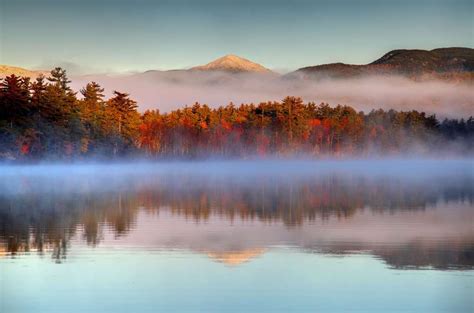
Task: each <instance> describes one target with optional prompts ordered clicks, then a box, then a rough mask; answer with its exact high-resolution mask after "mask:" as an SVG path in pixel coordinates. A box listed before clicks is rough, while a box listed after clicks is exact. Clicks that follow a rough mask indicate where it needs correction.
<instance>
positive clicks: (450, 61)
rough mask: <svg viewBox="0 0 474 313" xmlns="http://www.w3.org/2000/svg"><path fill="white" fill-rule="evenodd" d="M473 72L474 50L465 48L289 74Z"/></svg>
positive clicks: (403, 53) (402, 52) (407, 52)
mask: <svg viewBox="0 0 474 313" xmlns="http://www.w3.org/2000/svg"><path fill="white" fill-rule="evenodd" d="M463 72H474V49H471V48H462V47H450V48H437V49H433V50H421V49H397V50H392V51H389V52H387V53H385V54H384V55H383V56H382V57H380V58H378V59H376V60H375V61H373V62H371V63H368V64H360V65H359V64H347V63H341V62H338V63H329V64H321V65H315V66H307V67H302V68H299V69H297V70H296V71H293V72H290V73H288V74H286V75H285V76H286V77H295V76H299V77H300V78H324V77H326V78H350V77H357V76H363V75H393V74H395V75H402V76H419V75H423V74H445V73H463Z"/></svg>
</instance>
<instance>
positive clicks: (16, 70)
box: [0, 64, 49, 78]
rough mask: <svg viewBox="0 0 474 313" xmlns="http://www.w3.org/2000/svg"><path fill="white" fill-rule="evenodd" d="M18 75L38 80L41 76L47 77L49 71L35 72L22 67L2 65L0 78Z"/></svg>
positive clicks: (0, 65) (0, 66)
mask: <svg viewBox="0 0 474 313" xmlns="http://www.w3.org/2000/svg"><path fill="white" fill-rule="evenodd" d="M12 74H14V75H16V76H22V77H24V76H26V77H30V78H36V77H38V76H39V75H41V74H42V75H44V76H47V75H48V74H49V72H48V71H35V70H28V69H25V68H22V67H18V66H11V65H3V64H0V78H2V77H6V76H10V75H12Z"/></svg>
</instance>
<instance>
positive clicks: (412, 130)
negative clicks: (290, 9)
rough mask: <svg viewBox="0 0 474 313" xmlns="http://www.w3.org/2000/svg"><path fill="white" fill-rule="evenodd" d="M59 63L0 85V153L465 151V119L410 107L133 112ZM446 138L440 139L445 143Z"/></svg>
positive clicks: (56, 156)
mask: <svg viewBox="0 0 474 313" xmlns="http://www.w3.org/2000/svg"><path fill="white" fill-rule="evenodd" d="M69 83H70V81H69V79H68V77H67V75H66V72H65V71H64V70H63V69H61V68H56V69H54V70H53V71H51V73H50V75H49V76H48V77H47V78H45V77H44V76H39V77H37V78H36V79H35V80H30V78H27V77H18V76H15V75H10V76H8V77H6V78H5V79H3V80H2V81H1V85H0V86H1V88H0V143H1V145H0V159H1V160H25V161H27V160H43V159H48V160H68V159H88V158H97V157H99V158H122V157H132V156H133V157H148V158H202V157H218V158H235V157H237V158H247V157H256V156H259V157H265V156H269V157H290V156H304V157H328V156H337V157H348V156H356V157H364V156H371V155H402V154H405V153H416V154H431V155H432V154H433V153H435V155H436V156H437V155H440V153H441V154H447V153H462V154H466V153H472V152H473V144H472V143H473V141H474V119H473V118H472V117H466V119H459V120H458V119H449V120H448V119H444V120H442V121H440V120H438V119H437V118H436V116H433V115H427V114H425V113H423V112H418V111H403V112H402V111H395V110H389V111H384V110H373V111H371V112H367V113H364V112H357V111H356V110H354V109H353V108H352V107H349V106H343V105H337V106H333V107H331V106H329V105H328V104H326V103H321V104H316V103H312V102H309V103H304V102H303V101H302V99H301V98H298V97H286V98H285V99H283V100H282V101H275V102H262V103H258V104H253V103H251V104H241V105H234V104H232V103H230V104H227V105H225V106H220V107H217V108H211V107H209V106H207V105H205V104H199V103H196V104H194V105H192V106H187V107H184V108H181V109H178V110H174V111H171V112H166V113H163V112H160V111H159V110H152V111H146V112H144V113H139V112H138V111H137V108H138V106H137V103H136V102H135V101H134V100H132V99H130V97H129V95H128V94H126V93H123V92H119V91H114V93H113V97H111V98H109V99H105V97H104V89H103V88H101V87H100V86H99V85H98V84H97V83H95V82H91V83H89V84H87V86H85V87H84V88H83V89H81V90H80V92H79V93H78V94H77V93H75V92H74V91H73V90H72V89H71V88H70V86H69ZM448 147H449V148H448Z"/></svg>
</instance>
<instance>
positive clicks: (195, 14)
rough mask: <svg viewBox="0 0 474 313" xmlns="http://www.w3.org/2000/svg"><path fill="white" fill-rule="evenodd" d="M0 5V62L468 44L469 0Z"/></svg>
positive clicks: (104, 64) (372, 51) (340, 56)
mask: <svg viewBox="0 0 474 313" xmlns="http://www.w3.org/2000/svg"><path fill="white" fill-rule="evenodd" d="M0 5H1V10H0V16H1V19H0V41H1V42H2V43H3V44H2V46H1V47H0V64H9V65H15V66H20V67H25V68H37V69H48V68H51V67H53V66H62V67H64V68H67V69H68V70H69V71H70V72H71V73H74V74H85V73H103V72H115V73H116V72H119V73H120V72H130V71H138V72H142V71H146V70H150V69H160V70H171V69H182V68H189V67H192V66H195V65H199V64H205V63H207V62H210V61H211V60H214V59H216V58H218V57H221V56H223V55H226V54H236V55H239V56H242V57H245V58H247V59H250V60H252V61H254V62H257V63H259V64H262V65H264V66H265V67H268V68H270V69H272V70H276V71H278V72H282V71H289V70H292V69H297V68H300V67H304V66H310V65H317V64H324V63H333V62H345V63H351V64H366V63H369V62H371V61H373V60H375V59H377V58H378V57H380V56H382V55H383V54H384V53H386V52H388V51H390V50H393V49H427V50H430V49H434V48H440V47H472V46H473V41H472V38H473V30H472V29H473V27H472V26H473V24H472V10H473V3H472V2H471V1H468V0H467V1H465V0H436V1H424V0H417V1H409V2H408V1H396V2H386V1H382V2H379V1H372V0H363V1H344V0H340V1H322V0H320V1H303V0H299V1H296V0H295V1H271V2H270V1H265V0H263V1H246V0H240V1H214V0H207V1H200V2H199V3H197V2H193V1H172V2H171V1H145V0H143V1H139V2H138V3H135V2H127V1H114V2H112V1H75V0H69V1H56V0H47V1H41V2H40V1H31V0H19V1H2V2H1V4H0ZM407 5H410V8H411V9H410V10H406V7H407ZM400 19H403V22H402V23H400ZM336 26H337V27H336ZM242 43H245V44H242ZM348 46H350V47H351V48H350V53H348ZM7 47H8V48H7ZM31 51H34V53H31Z"/></svg>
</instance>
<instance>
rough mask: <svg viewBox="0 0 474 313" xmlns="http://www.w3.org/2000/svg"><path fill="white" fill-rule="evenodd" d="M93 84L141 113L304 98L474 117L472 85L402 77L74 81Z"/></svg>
mask: <svg viewBox="0 0 474 313" xmlns="http://www.w3.org/2000/svg"><path fill="white" fill-rule="evenodd" d="M90 81H96V82H98V83H99V84H100V85H102V87H104V88H105V89H106V92H107V95H110V94H111V93H112V91H113V90H119V91H122V92H127V93H130V94H131V97H132V98H133V99H135V100H137V101H138V103H139V105H140V110H142V111H144V110H146V109H160V110H161V111H170V110H173V109H177V108H180V107H183V106H184V105H192V104H194V103H195V102H200V103H206V104H208V105H211V106H218V105H226V104H228V103H230V102H233V103H234V104H236V105H239V104H241V103H259V102H262V101H269V100H271V101H276V100H281V99H283V98H284V97H285V96H288V95H293V96H301V97H302V98H303V99H304V100H305V101H314V102H316V103H318V104H319V103H320V102H327V103H329V104H330V105H337V104H345V105H350V106H353V107H355V108H356V109H358V110H364V111H370V110H371V109H378V108H383V109H397V110H419V111H425V112H427V113H436V114H437V115H438V116H441V117H466V116H470V115H474V88H472V84H470V83H459V82H447V81H438V80H426V81H413V80H410V79H407V78H403V77H397V76H392V77H389V76H374V77H365V78H353V79H320V80H305V79H290V78H285V76H283V77H279V76H276V75H262V74H226V73H221V72H197V71H196V72H194V71H169V72H161V71H150V72H146V73H142V74H135V75H127V76H108V75H91V76H80V77H75V78H73V87H74V89H76V90H79V89H80V88H82V87H83V86H85V85H86V84H87V83H88V82H90Z"/></svg>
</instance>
